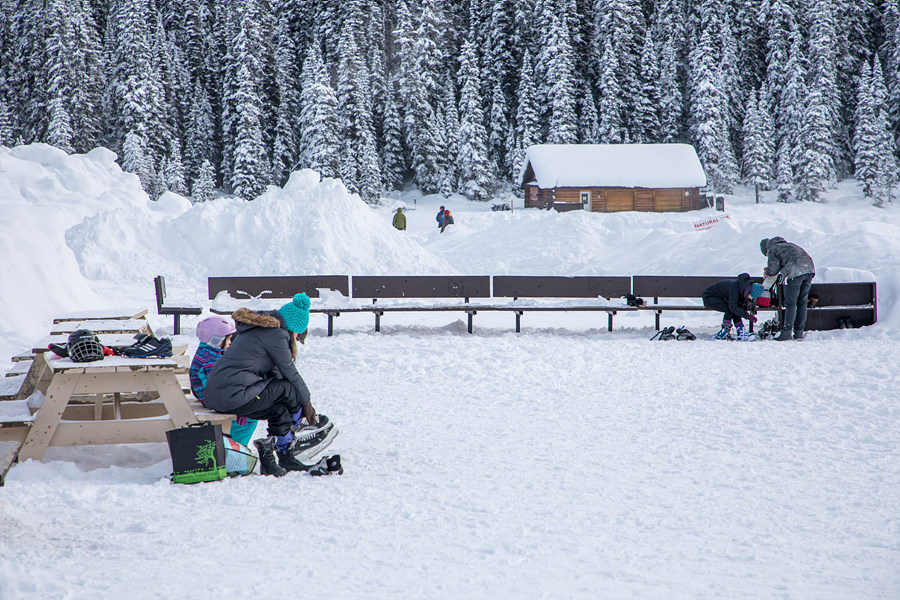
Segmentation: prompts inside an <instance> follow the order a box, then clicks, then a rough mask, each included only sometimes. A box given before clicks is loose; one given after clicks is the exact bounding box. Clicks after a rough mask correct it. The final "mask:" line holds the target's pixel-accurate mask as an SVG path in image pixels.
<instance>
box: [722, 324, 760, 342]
mask: <svg viewBox="0 0 900 600" xmlns="http://www.w3.org/2000/svg"><path fill="white" fill-rule="evenodd" d="M715 339H717V340H729V341H737V342H750V341H753V340H755V339H756V334H755V333H750V332H749V331H747V330H746V329H744V323H743V322H742V321H738V322H737V325H735V328H734V335H731V321H730V320H729V321H722V329H720V330H719V333H717V334H716V336H715Z"/></svg>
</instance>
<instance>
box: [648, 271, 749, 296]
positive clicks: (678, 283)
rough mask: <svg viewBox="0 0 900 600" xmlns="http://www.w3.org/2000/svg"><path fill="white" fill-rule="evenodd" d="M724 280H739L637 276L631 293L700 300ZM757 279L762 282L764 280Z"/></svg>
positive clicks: (733, 276) (726, 277) (700, 276)
mask: <svg viewBox="0 0 900 600" xmlns="http://www.w3.org/2000/svg"><path fill="white" fill-rule="evenodd" d="M723 279H737V275H732V276H730V277H729V276H725V277H708V276H704V275H679V276H674V275H635V276H634V277H632V278H631V282H632V288H631V293H632V294H634V295H635V296H640V297H650V298H700V297H701V296H703V291H704V290H705V289H706V288H708V287H709V286H711V285H712V284H714V283H716V282H717V281H722V280H723ZM757 279H758V281H762V279H759V278H757ZM754 281H757V280H756V279H755V280H754Z"/></svg>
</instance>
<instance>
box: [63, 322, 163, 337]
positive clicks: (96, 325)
mask: <svg viewBox="0 0 900 600" xmlns="http://www.w3.org/2000/svg"><path fill="white" fill-rule="evenodd" d="M79 329H89V330H91V331H93V332H94V333H96V334H98V335H99V334H101V333H118V334H129V333H130V334H131V335H135V334H138V333H146V334H148V335H153V331H152V330H151V329H150V323H148V322H147V319H92V320H89V321H60V322H58V323H54V324H53V327H52V328H51V329H50V334H51V335H69V334H70V333H72V332H73V331H77V330H79Z"/></svg>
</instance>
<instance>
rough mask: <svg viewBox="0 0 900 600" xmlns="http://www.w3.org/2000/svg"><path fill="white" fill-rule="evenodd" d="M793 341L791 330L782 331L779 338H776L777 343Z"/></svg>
mask: <svg viewBox="0 0 900 600" xmlns="http://www.w3.org/2000/svg"><path fill="white" fill-rule="evenodd" d="M790 339H792V337H791V330H790V329H782V330H781V333H779V334H778V337H777V338H775V341H776V342H784V341H787V340H790Z"/></svg>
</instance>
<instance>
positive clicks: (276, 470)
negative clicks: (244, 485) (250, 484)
mask: <svg viewBox="0 0 900 600" xmlns="http://www.w3.org/2000/svg"><path fill="white" fill-rule="evenodd" d="M253 445H254V446H256V451H257V452H258V453H259V473H260V475H274V476H275V477H282V476H283V475H284V474H285V473H287V471H285V470H284V469H282V468H281V467H280V466H279V465H278V463H277V462H276V461H275V436H270V437H266V438H259V439H258V440H253Z"/></svg>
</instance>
